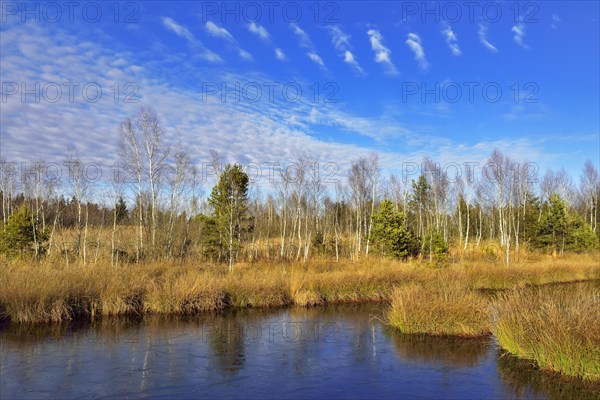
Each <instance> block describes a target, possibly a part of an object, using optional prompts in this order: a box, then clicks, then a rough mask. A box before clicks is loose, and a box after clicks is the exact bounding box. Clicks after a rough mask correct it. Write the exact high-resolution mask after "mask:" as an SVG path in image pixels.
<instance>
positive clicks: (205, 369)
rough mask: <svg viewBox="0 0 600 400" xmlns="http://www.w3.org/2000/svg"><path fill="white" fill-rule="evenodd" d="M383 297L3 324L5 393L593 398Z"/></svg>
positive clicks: (0, 370)
mask: <svg viewBox="0 0 600 400" xmlns="http://www.w3.org/2000/svg"><path fill="white" fill-rule="evenodd" d="M383 307H384V306H383V305H372V304H371V305H360V306H338V307H327V308H314V309H304V308H290V309H279V310H245V311H237V312H231V313H227V314H225V315H204V316H200V317H190V318H173V317H169V318H166V317H156V316H154V317H153V316H150V317H148V316H146V317H145V318H143V319H138V320H135V319H131V318H129V319H123V318H109V319H104V320H102V321H98V322H95V323H85V324H81V323H80V324H71V325H48V326H29V325H18V324H12V325H10V326H8V327H6V328H4V329H3V331H2V332H1V333H0V340H1V344H0V346H1V350H2V351H1V355H0V398H1V399H13V398H36V399H40V398H51V399H55V398H65V399H67V398H78V399H79V398H183V397H185V398H190V397H193V398H261V399H266V398H281V397H286V398H338V397H343V398H351V399H352V398H356V399H361V398H369V399H371V398H411V399H413V398H431V399H439V398H445V399H468V398H494V399H498V398H502V399H505V398H542V399H543V398H575V397H576V398H585V397H589V398H594V395H595V394H596V395H597V394H598V393H595V394H594V393H591V392H589V391H586V390H585V389H583V388H581V387H579V386H578V385H577V384H567V383H560V382H557V380H556V379H549V378H548V377H547V376H545V375H543V374H541V373H539V372H537V371H535V370H532V369H531V368H527V365H526V364H527V363H525V364H524V363H523V362H520V363H519V362H517V361H515V359H514V358H512V357H507V356H501V354H500V352H499V350H498V349H497V347H496V346H495V344H494V342H493V338H490V339H484V340H456V339H454V340H452V339H440V338H415V337H406V336H401V335H398V334H397V333H396V332H394V331H391V330H389V329H387V328H385V327H384V326H382V324H381V323H380V322H379V320H378V319H377V317H378V316H381V315H382V314H383Z"/></svg>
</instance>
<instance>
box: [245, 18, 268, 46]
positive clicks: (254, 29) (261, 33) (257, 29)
mask: <svg viewBox="0 0 600 400" xmlns="http://www.w3.org/2000/svg"><path fill="white" fill-rule="evenodd" d="M246 27H247V28H248V31H249V32H251V33H253V34H255V35H257V36H258V37H259V38H261V39H262V40H264V41H265V42H270V41H271V35H270V34H269V32H268V31H267V30H266V29H265V27H264V26H262V25H259V24H257V23H255V22H251V23H249V24H248V25H246Z"/></svg>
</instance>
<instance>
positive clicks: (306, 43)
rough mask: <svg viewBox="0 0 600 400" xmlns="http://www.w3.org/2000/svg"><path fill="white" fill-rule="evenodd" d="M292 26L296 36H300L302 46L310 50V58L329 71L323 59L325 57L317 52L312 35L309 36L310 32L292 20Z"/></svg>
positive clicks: (308, 54)
mask: <svg viewBox="0 0 600 400" xmlns="http://www.w3.org/2000/svg"><path fill="white" fill-rule="evenodd" d="M290 27H291V28H292V31H293V32H294V34H295V35H296V37H298V44H299V45H300V47H302V48H305V49H307V50H308V52H307V53H306V55H307V56H308V58H309V59H311V60H312V61H313V62H314V63H315V64H317V65H318V66H319V67H321V69H323V70H324V71H327V66H326V65H325V62H324V61H323V58H321V56H320V55H319V54H318V53H317V50H316V48H315V45H314V44H313V42H312V40H310V36H308V33H306V32H304V31H303V30H302V28H300V27H299V26H298V24H296V23H293V22H292V23H291V24H290Z"/></svg>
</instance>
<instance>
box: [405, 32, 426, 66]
mask: <svg viewBox="0 0 600 400" xmlns="http://www.w3.org/2000/svg"><path fill="white" fill-rule="evenodd" d="M405 43H406V44H407V45H408V47H410V49H411V50H412V51H413V52H414V53H415V60H417V63H418V64H419V67H420V68H421V69H422V70H424V71H425V70H427V68H429V63H428V62H427V58H426V57H425V50H424V49H423V45H422V44H421V38H420V37H419V35H417V34H416V33H409V34H408V39H406V42H405Z"/></svg>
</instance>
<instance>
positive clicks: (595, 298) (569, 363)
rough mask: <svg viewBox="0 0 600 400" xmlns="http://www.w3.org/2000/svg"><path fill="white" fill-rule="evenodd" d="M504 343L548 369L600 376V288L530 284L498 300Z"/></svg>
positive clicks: (583, 376)
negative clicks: (549, 286) (566, 288)
mask: <svg viewBox="0 0 600 400" xmlns="http://www.w3.org/2000/svg"><path fill="white" fill-rule="evenodd" d="M494 303H495V304H494V308H495V310H496V313H497V322H496V324H495V327H494V335H495V336H496V339H497V340H498V343H499V344H500V346H502V347H503V348H504V349H506V350H507V351H509V352H510V353H512V354H514V355H516V356H518V357H520V358H524V359H529V360H533V361H535V363H536V364H537V365H538V366H539V367H540V368H541V369H542V370H549V371H554V372H559V373H561V374H564V375H566V376H572V377H578V378H581V379H583V380H595V381H598V380H600V290H599V289H597V288H592V287H582V288H571V289H569V290H565V289H561V288H544V289H538V288H535V289H527V290H517V291H514V292H510V293H504V294H502V295H500V296H499V298H498V299H496V300H495V302H494Z"/></svg>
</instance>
